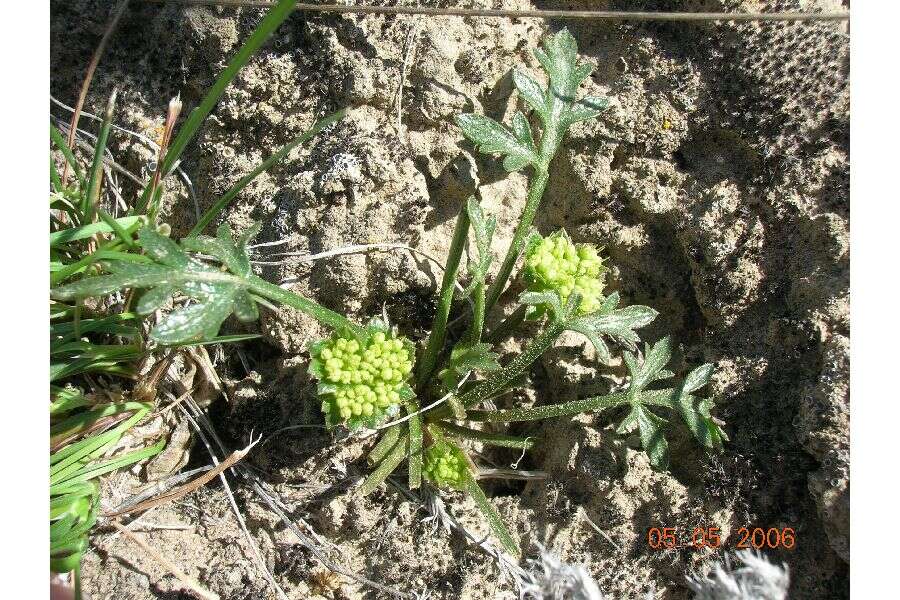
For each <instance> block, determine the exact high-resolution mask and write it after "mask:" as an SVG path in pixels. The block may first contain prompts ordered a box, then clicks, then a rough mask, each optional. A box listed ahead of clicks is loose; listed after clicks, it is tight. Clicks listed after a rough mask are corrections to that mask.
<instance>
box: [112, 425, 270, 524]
mask: <svg viewBox="0 0 900 600" xmlns="http://www.w3.org/2000/svg"><path fill="white" fill-rule="evenodd" d="M255 445H256V443H255V442H254V443H252V444H250V445H249V446H247V447H246V448H244V449H243V450H235V451H234V452H232V453H231V454H230V455H229V456H228V457H227V458H226V459H225V460H223V461H222V462H221V463H219V464H218V465H216V467H215V468H213V469H210V470H209V471H207V472H206V473H204V474H203V475H201V476H200V477H198V478H197V479H194V480H193V481H190V482H188V483H185V484H184V485H180V486H178V487H177V488H175V489H173V490H171V491H169V492H166V493H165V494H162V495H161V496H157V497H156V498H152V499H150V500H147V501H145V502H141V503H140V504H137V505H135V506H132V507H130V508H126V509H124V510H119V511H115V512H112V513H104V514H103V516H104V517H118V516H120V515H124V514H129V515H136V514H138V513H142V512H144V511H145V510H149V509H151V508H153V507H154V506H159V505H160V504H165V503H167V502H171V501H173V500H178V499H179V498H182V497H184V496H187V495H188V494H190V493H191V492H193V491H194V490H197V489H200V488H201V487H203V486H204V485H206V484H207V483H209V482H210V481H212V480H213V479H214V478H215V477H216V476H217V475H218V474H219V473H221V472H222V471H224V470H225V469H228V468H230V467H231V466H233V465H234V464H235V463H237V462H238V461H239V460H241V459H242V458H244V457H245V456H247V453H248V452H250V449H251V448H253V446H255Z"/></svg>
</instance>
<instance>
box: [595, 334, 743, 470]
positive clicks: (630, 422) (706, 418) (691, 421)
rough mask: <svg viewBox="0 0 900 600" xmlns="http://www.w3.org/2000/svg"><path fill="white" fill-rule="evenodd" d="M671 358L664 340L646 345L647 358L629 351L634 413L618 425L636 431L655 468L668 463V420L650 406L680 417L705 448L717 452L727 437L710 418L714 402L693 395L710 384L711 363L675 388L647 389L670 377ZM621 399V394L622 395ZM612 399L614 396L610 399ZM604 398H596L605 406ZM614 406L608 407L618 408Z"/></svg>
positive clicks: (629, 398) (620, 429)
mask: <svg viewBox="0 0 900 600" xmlns="http://www.w3.org/2000/svg"><path fill="white" fill-rule="evenodd" d="M671 355H672V342H671V340H670V338H668V337H665V338H663V339H661V340H659V341H658V342H656V343H655V344H653V345H652V346H647V345H645V349H644V355H643V356H640V355H639V354H633V353H631V352H626V353H625V354H624V359H625V364H626V365H628V370H629V372H630V373H631V381H630V382H629V385H628V388H627V391H626V393H625V395H624V401H625V402H627V403H628V404H631V411H630V412H629V413H628V415H627V416H626V417H625V418H624V419H623V420H622V422H621V423H619V426H618V428H617V429H616V431H618V432H619V433H626V432H629V431H632V430H634V429H635V428H637V429H638V430H639V434H640V438H641V446H642V447H643V448H644V450H645V451H646V452H647V455H648V456H649V457H650V464H652V465H653V467H654V468H656V469H665V468H666V467H667V465H668V461H669V453H668V447H669V446H668V442H666V439H665V437H664V436H663V428H664V427H665V425H666V424H667V421H666V420H665V419H663V418H662V417H660V416H658V415H656V414H655V413H653V412H652V411H651V410H650V407H651V406H655V407H665V408H668V409H671V410H673V411H675V412H677V413H678V414H680V415H681V417H682V419H683V420H684V422H685V424H686V425H687V428H688V430H689V431H690V432H691V434H692V435H693V436H694V437H695V438H696V439H697V441H698V442H699V443H700V444H701V445H702V446H704V447H705V448H709V449H715V448H719V447H721V445H722V442H723V441H724V440H727V439H728V437H727V436H726V435H725V432H724V431H723V430H722V428H721V427H720V426H719V425H718V423H717V422H716V421H715V420H714V419H713V418H712V417H711V416H710V410H711V409H712V407H713V401H712V400H710V399H698V398H696V397H695V396H692V395H691V392H693V391H696V390H698V389H700V388H701V387H703V386H704V385H706V384H707V383H708V382H709V379H710V376H711V375H712V372H713V365H712V364H705V365H702V366H700V367H697V368H696V369H694V370H693V371H691V372H690V373H689V374H688V375H687V377H685V380H684V382H683V383H682V384H681V385H680V386H679V387H677V388H675V389H665V390H645V388H646V386H648V385H649V384H651V383H653V382H655V381H659V380H661V379H666V378H668V377H671V376H672V374H671V372H670V371H667V370H666V369H664V367H665V365H666V363H667V362H668V361H669V359H670V358H671ZM620 397H621V394H620ZM610 398H612V397H610ZM603 400H604V398H603V397H599V398H597V399H596V401H595V402H596V404H598V405H599V404H600V403H602V402H603ZM615 405H616V403H611V404H610V405H609V406H615Z"/></svg>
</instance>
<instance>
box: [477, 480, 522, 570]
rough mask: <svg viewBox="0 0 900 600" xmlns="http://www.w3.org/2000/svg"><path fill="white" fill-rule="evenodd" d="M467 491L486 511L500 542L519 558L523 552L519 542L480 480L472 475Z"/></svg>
mask: <svg viewBox="0 0 900 600" xmlns="http://www.w3.org/2000/svg"><path fill="white" fill-rule="evenodd" d="M466 491H468V492H469V494H470V495H471V496H472V499H473V500H475V504H477V505H478V508H479V510H481V512H482V513H484V516H485V518H487V520H488V523H490V525H491V531H493V532H494V535H495V536H497V539H498V540H500V543H501V544H502V545H503V547H504V548H505V549H506V551H507V552H509V553H510V554H512V555H513V556H515V557H517V558H518V557H519V556H520V554H521V552H520V551H519V544H517V543H516V541H515V540H514V539H513V537H512V535H511V534H510V533H509V530H508V529H507V528H506V525H505V524H504V523H503V519H501V518H500V514H499V513H498V512H497V509H496V508H494V505H493V504H491V501H490V500H488V498H487V496H485V495H484V490H482V489H481V486H480V485H478V482H477V481H475V479H474V478H472V477H471V476H470V477H469V480H468V482H467V485H466Z"/></svg>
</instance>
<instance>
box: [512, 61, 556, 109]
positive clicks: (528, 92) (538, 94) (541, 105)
mask: <svg viewBox="0 0 900 600" xmlns="http://www.w3.org/2000/svg"><path fill="white" fill-rule="evenodd" d="M513 83H514V84H515V85H516V89H518V90H519V94H520V95H521V96H522V100H524V101H525V103H526V104H527V105H528V106H530V107H531V108H532V109H534V111H535V112H536V113H537V114H538V115H540V116H541V119H542V120H544V121H546V119H547V118H548V116H549V115H548V113H549V107H548V106H547V98H546V96H545V95H544V90H542V89H541V86H540V85H538V83H537V82H536V81H535V80H534V79H532V78H531V77H530V76H528V75H526V74H525V73H523V72H522V71H520V70H518V69H513Z"/></svg>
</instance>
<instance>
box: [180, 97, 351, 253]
mask: <svg viewBox="0 0 900 600" xmlns="http://www.w3.org/2000/svg"><path fill="white" fill-rule="evenodd" d="M346 114H347V109H341V110H339V111H337V112H333V113H331V114H330V115H328V116H326V117H323V118H321V119H319V120H318V121H316V122H315V123H314V124H313V126H312V127H311V128H310V129H309V130H307V131H305V132H303V133H301V134H300V135H298V136H297V137H295V138H294V139H293V140H291V141H290V142H288V143H287V144H285V145H284V146H282V147H281V148H279V149H278V150H277V151H276V152H274V153H272V155H271V156H270V157H269V158H267V159H266V160H264V161H263V162H261V163H260V164H259V166H257V167H256V168H255V169H253V170H252V171H251V172H250V173H248V174H247V175H245V176H244V177H241V179H240V180H239V181H238V182H237V183H235V184H234V185H233V186H232V187H231V189H230V190H228V191H227V192H225V193H224V194H223V195H222V197H221V198H219V199H218V200H217V201H216V203H215V204H213V205H212V206H211V207H210V208H209V210H207V211H206V212H205V213H203V216H202V217H200V220H199V221H197V224H196V225H194V228H193V229H191V231H190V233H188V234H187V236H186V237H192V236H196V235H199V234H201V233H203V230H204V229H205V228H206V226H207V225H209V224H210V223H211V222H212V221H213V219H215V218H216V217H217V216H218V215H219V213H221V212H222V211H223V210H224V209H225V207H226V206H228V204H229V203H230V202H231V201H232V200H233V199H234V197H235V196H237V195H238V194H239V193H240V191H241V190H243V189H244V188H245V187H247V185H248V184H249V183H250V182H251V181H253V180H254V179H256V178H257V177H258V176H259V174H260V173H263V172H265V171H267V170H268V169H269V167H271V166H272V165H273V164H275V163H277V162H278V161H280V160H281V159H283V158H284V157H285V156H287V155H288V153H289V152H290V151H291V150H293V149H294V148H295V147H297V146H298V145H300V144H302V143H303V142H306V141H309V140H310V139H312V138H313V137H315V136H316V135H318V134H319V133H320V132H321V131H322V130H323V129H325V128H326V127H328V126H329V125H331V124H332V123H335V122H337V121H339V120H341V119H343V118H344V115H346Z"/></svg>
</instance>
